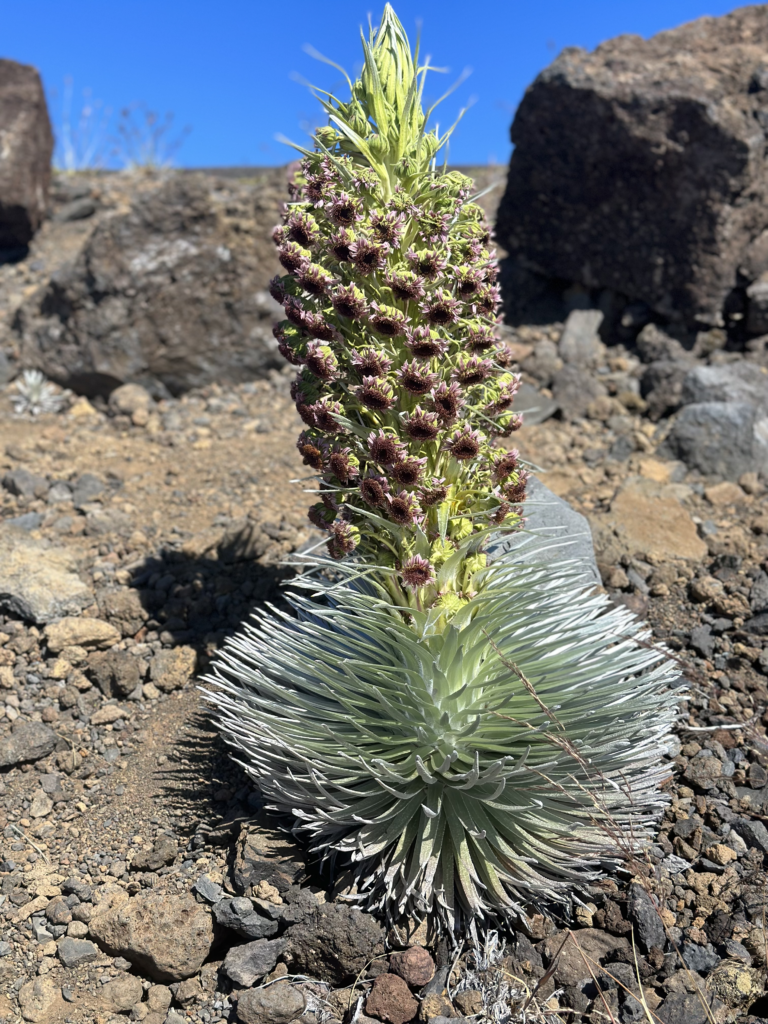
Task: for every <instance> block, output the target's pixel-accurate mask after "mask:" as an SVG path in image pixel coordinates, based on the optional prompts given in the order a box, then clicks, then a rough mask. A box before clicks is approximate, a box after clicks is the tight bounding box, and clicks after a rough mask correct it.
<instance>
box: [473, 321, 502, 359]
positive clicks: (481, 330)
mask: <svg viewBox="0 0 768 1024" xmlns="http://www.w3.org/2000/svg"><path fill="white" fill-rule="evenodd" d="M497 344H498V341H497V338H496V334H495V332H494V330H493V328H492V327H491V326H490V325H489V324H484V323H480V322H478V321H475V322H474V323H472V325H471V326H470V328H469V330H468V331H467V348H468V349H469V350H470V352H484V351H485V350H486V349H489V348H493V347H494V346H495V345H497Z"/></svg>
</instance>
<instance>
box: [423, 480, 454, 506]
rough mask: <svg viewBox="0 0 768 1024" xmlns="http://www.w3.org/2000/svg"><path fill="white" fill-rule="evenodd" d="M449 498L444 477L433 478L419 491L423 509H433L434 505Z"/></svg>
mask: <svg viewBox="0 0 768 1024" xmlns="http://www.w3.org/2000/svg"><path fill="white" fill-rule="evenodd" d="M447 496H448V488H447V486H446V483H445V480H444V479H443V478H442V477H436V476H433V477H432V479H431V480H429V481H428V482H427V483H424V484H422V485H421V487H420V489H419V503H420V504H421V507H422V508H431V507H432V506H433V505H437V504H438V503H439V502H441V501H445V499H446V497H447Z"/></svg>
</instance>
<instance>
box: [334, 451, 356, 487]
mask: <svg viewBox="0 0 768 1024" xmlns="http://www.w3.org/2000/svg"><path fill="white" fill-rule="evenodd" d="M328 468H329V469H330V471H331V472H332V473H333V475H334V476H335V477H336V479H337V480H338V481H339V483H340V484H341V485H342V487H346V486H347V485H348V484H349V483H350V481H351V480H352V479H353V478H354V477H356V476H357V475H358V464H357V459H356V458H355V456H354V455H353V454H352V451H351V449H350V448H334V449H333V450H332V451H331V454H330V455H329V456H328Z"/></svg>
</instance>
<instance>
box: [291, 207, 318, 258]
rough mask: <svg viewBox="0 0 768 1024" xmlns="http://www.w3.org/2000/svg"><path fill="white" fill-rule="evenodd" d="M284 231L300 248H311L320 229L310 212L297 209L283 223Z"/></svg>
mask: <svg viewBox="0 0 768 1024" xmlns="http://www.w3.org/2000/svg"><path fill="white" fill-rule="evenodd" d="M285 233H286V235H287V236H288V239H289V241H291V242H295V243H296V244H297V245H300V246H301V247H302V249H311V248H312V247H313V246H314V245H316V244H317V241H318V239H319V237H320V229H319V227H318V224H317V221H316V220H315V218H314V217H313V216H312V214H311V213H304V212H303V211H298V212H295V213H292V214H291V215H290V216H289V218H288V221H287V223H286V225H285Z"/></svg>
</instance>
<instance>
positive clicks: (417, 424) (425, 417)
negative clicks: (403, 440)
mask: <svg viewBox="0 0 768 1024" xmlns="http://www.w3.org/2000/svg"><path fill="white" fill-rule="evenodd" d="M439 431H440V422H439V420H438V417H437V413H435V412H425V411H424V410H423V409H422V408H421V406H419V405H417V406H416V408H415V409H414V410H413V412H412V413H411V414H410V416H408V418H407V419H406V421H405V432H406V434H407V435H408V437H410V439H411V440H412V441H417V442H419V443H423V442H425V441H433V440H434V439H435V438H436V437H437V435H438V433H439Z"/></svg>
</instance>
